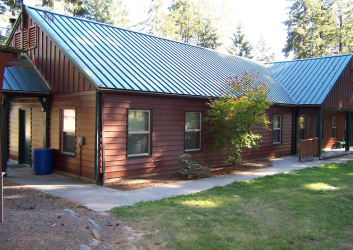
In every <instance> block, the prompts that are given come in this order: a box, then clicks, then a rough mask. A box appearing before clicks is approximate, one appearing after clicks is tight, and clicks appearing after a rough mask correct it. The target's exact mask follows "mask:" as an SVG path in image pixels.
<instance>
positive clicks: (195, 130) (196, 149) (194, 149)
mask: <svg viewBox="0 0 353 250" xmlns="http://www.w3.org/2000/svg"><path fill="white" fill-rule="evenodd" d="M188 113H197V114H199V116H200V126H199V127H200V128H199V129H186V114H188ZM201 119H202V112H201V111H185V122H184V123H185V124H184V133H185V134H184V151H185V152H192V151H200V150H201V148H202V147H201V141H202V138H201V131H202V123H201ZM188 132H199V134H200V136H199V138H200V139H199V145H200V146H199V147H198V148H192V149H186V133H188Z"/></svg>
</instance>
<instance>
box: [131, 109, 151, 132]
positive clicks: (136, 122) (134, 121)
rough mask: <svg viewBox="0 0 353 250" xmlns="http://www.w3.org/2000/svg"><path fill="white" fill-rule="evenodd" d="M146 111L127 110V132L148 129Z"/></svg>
mask: <svg viewBox="0 0 353 250" xmlns="http://www.w3.org/2000/svg"><path fill="white" fill-rule="evenodd" d="M148 115H149V113H148V112H147V111H129V132H131V131H149V129H148V120H149V118H148Z"/></svg>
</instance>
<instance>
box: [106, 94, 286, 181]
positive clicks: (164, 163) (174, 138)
mask: <svg viewBox="0 0 353 250" xmlns="http://www.w3.org/2000/svg"><path fill="white" fill-rule="evenodd" d="M205 103H206V100H191V99H180V98H166V97H148V96H132V95H118V94H106V95H105V102H104V114H103V117H104V126H103V135H104V141H105V154H104V157H105V168H106V178H107V179H109V178H115V177H121V176H128V175H136V174H143V173H150V172H155V171H165V170H172V169H179V168H180V167H181V165H180V164H178V163H177V160H176V158H175V155H177V154H182V153H184V120H185V111H186V110H192V111H205V110H206V108H207V107H206V105H205ZM128 108H135V109H152V110H153V117H152V124H153V128H152V130H153V134H152V138H153V139H152V140H153V148H152V150H153V151H152V154H153V157H144V158H129V159H127V158H126V143H127V109H128ZM205 114H206V113H205V112H204V113H203V115H205ZM274 114H279V115H282V136H283V137H282V138H283V143H282V144H281V145H273V143H272V131H271V130H264V129H263V128H262V127H256V128H255V129H254V130H255V131H257V132H258V133H261V134H262V135H263V138H262V139H261V141H260V148H259V150H248V151H245V152H244V153H243V159H244V160H248V159H254V158H264V157H271V156H279V155H288V154H291V150H292V139H291V135H292V109H291V108H283V107H272V108H271V109H269V110H268V115H269V119H270V120H271V121H272V117H273V115H274ZM204 125H205V124H204ZM205 126H206V125H205ZM205 129H206V128H205V127H204V129H203V131H205ZM202 140H203V142H202V146H203V149H202V151H201V152H190V154H191V155H192V160H193V161H203V162H206V163H207V164H209V165H214V164H221V163H222V162H223V156H222V155H220V154H213V155H211V154H209V150H210V147H211V144H212V138H211V137H210V135H209V134H207V133H203V138H202Z"/></svg>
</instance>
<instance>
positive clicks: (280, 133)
mask: <svg viewBox="0 0 353 250" xmlns="http://www.w3.org/2000/svg"><path fill="white" fill-rule="evenodd" d="M275 117H279V122H278V124H279V128H274V127H273V124H274V123H273V120H274V118H275ZM275 130H276V131H278V130H279V142H274V141H273V139H274V138H273V133H272V143H273V144H281V143H282V116H281V115H273V118H272V131H275Z"/></svg>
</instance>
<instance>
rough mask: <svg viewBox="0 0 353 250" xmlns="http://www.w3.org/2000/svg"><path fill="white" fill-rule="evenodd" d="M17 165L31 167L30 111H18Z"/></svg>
mask: <svg viewBox="0 0 353 250" xmlns="http://www.w3.org/2000/svg"><path fill="white" fill-rule="evenodd" d="M18 114H19V143H18V145H19V150H18V163H19V164H27V165H31V110H30V109H19V112H18Z"/></svg>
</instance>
